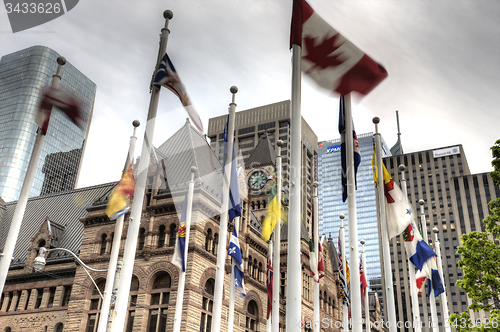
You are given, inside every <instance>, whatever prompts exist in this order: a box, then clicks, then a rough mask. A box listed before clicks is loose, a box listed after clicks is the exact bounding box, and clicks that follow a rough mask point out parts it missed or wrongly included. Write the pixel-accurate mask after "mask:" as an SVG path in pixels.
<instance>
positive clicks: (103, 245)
mask: <svg viewBox="0 0 500 332" xmlns="http://www.w3.org/2000/svg"><path fill="white" fill-rule="evenodd" d="M107 237H108V236H107V235H106V234H103V235H102V236H101V255H104V254H105V253H106V238H107Z"/></svg>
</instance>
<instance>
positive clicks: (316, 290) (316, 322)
mask: <svg viewBox="0 0 500 332" xmlns="http://www.w3.org/2000/svg"><path fill="white" fill-rule="evenodd" d="M312 185H313V188H314V196H313V211H314V213H313V214H314V216H313V220H314V255H316V256H318V255H319V245H318V243H319V225H318V219H319V218H318V211H319V210H318V209H319V207H318V185H319V183H318V182H316V181H314V182H313V184H312ZM319 260H320V257H319V256H318V260H317V261H318V278H319ZM313 310H314V315H313V316H314V319H313V320H314V332H319V328H320V324H319V323H320V316H319V279H318V282H316V281H315V280H314V279H313Z"/></svg>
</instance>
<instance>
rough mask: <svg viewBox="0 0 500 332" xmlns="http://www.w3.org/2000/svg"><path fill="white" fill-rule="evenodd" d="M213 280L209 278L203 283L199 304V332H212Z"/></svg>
mask: <svg viewBox="0 0 500 332" xmlns="http://www.w3.org/2000/svg"><path fill="white" fill-rule="evenodd" d="M214 289H215V280H214V279H212V278H210V279H208V280H207V282H206V283H205V289H204V293H203V302H202V304H201V319H200V332H210V331H212V311H213V307H214Z"/></svg>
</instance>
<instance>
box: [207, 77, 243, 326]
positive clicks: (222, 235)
mask: <svg viewBox="0 0 500 332" xmlns="http://www.w3.org/2000/svg"><path fill="white" fill-rule="evenodd" d="M230 91H231V93H232V94H233V97H232V102H231V104H229V120H228V121H229V125H228V133H227V155H226V165H224V182H223V186H222V207H221V216H220V226H219V227H220V228H219V247H218V248H217V270H216V271H215V290H214V310H213V316H212V317H213V321H212V329H213V331H221V319H222V297H223V287H224V275H225V273H226V272H225V265H226V243H227V223H228V210H229V186H230V183H231V165H232V163H233V140H234V117H235V112H236V103H235V95H236V93H237V92H238V88H237V87H236V86H234V85H233V86H232V87H231V89H230Z"/></svg>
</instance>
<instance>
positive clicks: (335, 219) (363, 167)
mask: <svg viewBox="0 0 500 332" xmlns="http://www.w3.org/2000/svg"><path fill="white" fill-rule="evenodd" d="M381 140H382V149H383V153H382V156H387V155H390V151H389V149H388V148H387V145H386V144H385V141H384V139H383V138H382V137H381ZM358 142H359V148H360V154H361V164H360V165H359V167H358V173H357V176H356V179H357V190H356V208H357V220H358V239H359V240H365V241H366V243H365V251H366V265H367V279H368V280H370V279H371V278H375V277H380V276H381V270H380V253H379V236H378V226H377V205H376V198H375V185H374V183H373V172H372V157H373V133H367V134H361V135H358ZM318 166H319V167H318V169H319V174H318V176H319V194H318V196H319V197H318V200H319V204H318V205H319V209H318V210H319V220H320V234H326V235H327V236H329V235H330V234H331V236H332V237H333V238H334V239H335V241H334V242H335V246H337V239H338V236H339V229H340V224H341V222H340V218H339V216H340V215H341V214H344V215H345V219H344V227H345V245H346V248H348V246H349V227H348V223H349V214H348V213H347V201H346V202H345V203H344V202H342V185H341V175H342V173H341V160H340V139H335V140H329V141H323V142H320V143H319V148H318ZM358 246H359V247H358V248H359V252H360V254H361V245H360V244H359V243H358ZM345 252H346V257H347V259H348V261H350V260H349V250H347V249H346V250H345ZM350 267H351V268H354V267H352V266H350Z"/></svg>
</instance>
